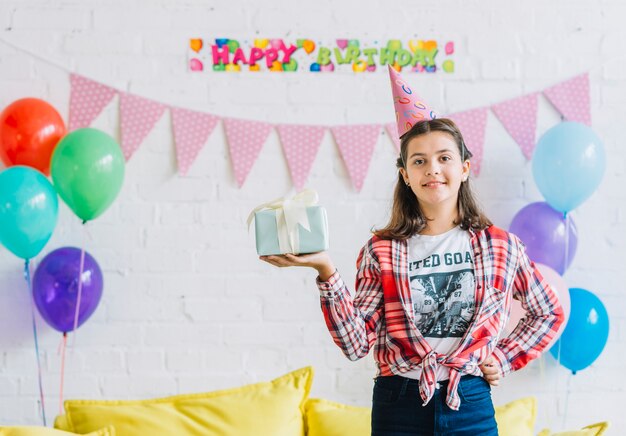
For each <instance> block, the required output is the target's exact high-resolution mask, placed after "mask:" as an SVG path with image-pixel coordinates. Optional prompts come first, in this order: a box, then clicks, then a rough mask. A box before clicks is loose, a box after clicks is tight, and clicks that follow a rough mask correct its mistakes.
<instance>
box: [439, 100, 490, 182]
mask: <svg viewBox="0 0 626 436" xmlns="http://www.w3.org/2000/svg"><path fill="white" fill-rule="evenodd" d="M448 118H450V119H451V120H452V121H454V122H455V123H456V124H457V125H458V127H459V129H461V132H462V133H463V140H464V141H465V146H466V147H467V149H468V150H469V151H470V152H471V153H472V172H473V173H474V174H475V175H476V176H478V175H479V174H480V164H481V162H482V160H483V147H484V144H485V128H486V127H487V108H479V109H472V110H469V111H465V112H459V113H456V114H451V115H448Z"/></svg>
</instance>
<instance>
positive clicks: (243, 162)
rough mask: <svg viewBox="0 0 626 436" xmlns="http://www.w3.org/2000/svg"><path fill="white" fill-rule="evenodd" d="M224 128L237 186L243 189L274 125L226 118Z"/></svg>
mask: <svg viewBox="0 0 626 436" xmlns="http://www.w3.org/2000/svg"><path fill="white" fill-rule="evenodd" d="M224 127H225V129H226V137H227V139H228V146H229V150H230V159H231V161H232V164H233V171H234V172H235V179H236V180H237V185H239V187H240V188H241V187H242V186H243V183H244V182H245V181H246V177H247V176H248V173H249V172H250V169H252V165H254V162H255V161H256V159H257V157H259V153H260V152H261V148H262V147H263V144H264V143H265V140H266V139H267V136H268V135H269V134H270V131H271V130H272V125H271V124H268V123H263V122H260V121H248V120H239V119H234V118H225V119H224Z"/></svg>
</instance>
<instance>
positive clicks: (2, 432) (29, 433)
mask: <svg viewBox="0 0 626 436" xmlns="http://www.w3.org/2000/svg"><path fill="white" fill-rule="evenodd" d="M75 434H76V433H68V432H66V431H61V430H55V429H53V428H47V427H0V436H68V435H75ZM88 436H115V429H114V428H113V427H106V428H101V429H100V430H96V431H94V432H92V433H89V435H88Z"/></svg>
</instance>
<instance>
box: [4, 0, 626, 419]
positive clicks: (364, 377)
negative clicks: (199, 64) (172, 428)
mask: <svg viewBox="0 0 626 436" xmlns="http://www.w3.org/2000/svg"><path fill="white" fill-rule="evenodd" d="M624 13H626V6H624V5H623V3H621V2H617V1H605V0H591V1H574V0H568V1H565V0H558V1H553V2H550V4H546V3H545V2H542V1H538V0H530V1H527V2H523V3H519V4H515V5H513V4H510V3H509V4H503V3H502V2H497V1H483V2H478V1H469V2H468V1H459V0H448V1H444V2H438V3H437V4H430V5H418V4H415V5H412V6H410V7H408V6H407V5H403V4H398V5H391V4H387V3H383V2H373V1H367V2H356V1H344V2H331V1H328V0H321V1H318V2H311V3H306V4H303V3H301V2H279V1H275V0H268V1H266V2H263V3H257V2H252V1H233V2H219V1H195V0H186V1H182V2H166V1H163V0H161V1H146V0H142V1H139V0H136V1H130V2H129V1H110V2H100V1H96V0H83V1H75V0H69V1H63V2H55V1H51V0H47V1H46V0H29V1H28V2H23V1H17V0H3V1H2V2H1V3H0V39H2V40H3V41H9V42H10V43H12V44H14V45H18V46H19V47H22V48H23V49H24V50H23V51H22V50H16V49H15V48H12V47H11V46H9V45H7V44H5V43H3V42H1V41H0V106H2V107H4V106H6V105H7V104H9V103H10V102H12V101H13V100H15V99H18V98H22V97H26V96H36V97H40V98H44V99H46V100H47V101H49V102H50V103H52V104H53V105H54V106H55V107H57V108H58V109H59V110H60V111H61V113H63V114H67V108H68V99H69V79H68V71H74V72H77V73H79V74H83V75H85V76H87V77H89V78H92V79H94V80H97V81H100V82H102V83H105V84H108V85H110V86H114V87H117V88H119V89H124V90H127V91H129V92H131V93H134V94H137V95H141V96H144V97H149V98H152V99H155V100H158V101H161V102H164V103H167V104H173V105H177V106H181V107H186V108H190V109H196V110H203V111H207V112H211V113H214V114H217V115H220V116H232V117H238V118H249V119H256V120H263V121H268V122H272V123H281V122H284V123H310V124H328V125H333V124H348V123H355V124H356V123H371V122H380V123H384V122H389V121H391V120H392V118H393V113H392V110H391V102H390V98H389V85H388V83H387V76H386V74H371V75H362V76H353V75H351V74H345V75H344V74H328V75H319V76H317V75H309V74H305V73H298V74H292V75H289V74H269V73H265V74H258V75H241V76H238V75H234V74H215V75H213V74H198V75H192V74H189V73H187V72H186V71H185V59H186V44H187V41H188V39H189V38H190V37H195V36H207V37H208V36H214V37H219V36H225V37H242V38H253V37H255V36H259V37H269V38H271V37H285V38H293V39H295V38H301V37H312V38H319V39H329V40H332V39H334V38H337V37H355V38H362V39H377V38H380V39H386V38H404V39H406V38H424V39H430V38H432V39H437V40H440V41H444V40H446V41H447V40H452V41H454V42H455V44H456V54H455V56H454V60H455V63H456V72H455V73H454V74H443V73H438V74H432V75H410V76H409V77H410V79H409V80H410V82H411V83H412V84H413V85H414V86H415V87H416V88H417V89H419V91H420V93H421V94H422V95H423V97H424V98H425V99H426V100H427V101H429V102H430V103H431V104H432V105H433V106H434V107H436V108H438V109H439V110H440V111H441V112H443V113H446V112H453V111H459V110H464V109H471V108H475V107H482V106H487V105H489V104H492V103H498V102H501V101H503V100H505V99H508V98H513V97H517V96H520V95H523V94H525V93H528V92H532V91H537V90H541V89H544V88H545V87H547V86H550V85H553V84H555V83H558V82H560V81H562V80H565V79H567V78H569V77H572V76H574V75H576V74H579V73H582V72H585V71H589V72H590V78H591V97H592V116H593V120H594V122H593V128H594V130H595V131H596V132H597V133H598V134H599V135H600V137H601V138H603V140H604V143H605V148H606V152H607V155H608V165H607V170H606V175H605V178H604V181H603V183H602V185H601V186H600V188H599V190H598V191H597V192H596V193H595V194H594V195H593V197H591V198H590V199H589V200H588V201H587V202H586V203H584V204H583V205H582V206H581V207H580V208H579V209H578V210H577V211H575V212H574V213H573V217H574V220H575V222H576V224H577V225H578V229H579V235H578V238H579V239H578V240H579V248H578V253H577V256H576V259H575V260H574V264H573V267H572V268H571V269H570V270H569V271H568V272H567V274H566V276H565V279H566V282H567V283H568V284H569V285H570V286H577V287H583V288H587V289H589V290H592V291H593V292H595V293H596V294H597V295H599V296H600V298H601V299H602V300H603V301H604V303H605V305H606V307H607V309H608V311H609V315H610V319H611V333H610V337H609V342H608V344H607V347H606V349H605V351H604V353H603V354H602V355H601V356H600V358H599V359H598V360H597V361H596V362H595V363H594V365H592V366H591V367H590V368H588V369H587V370H585V371H583V372H580V373H579V374H578V375H576V376H575V377H571V376H570V375H568V374H567V371H566V370H565V369H564V368H561V367H558V366H557V364H556V362H555V361H554V360H553V359H552V358H551V357H549V356H546V357H545V358H544V359H543V360H542V361H541V362H535V363H532V364H531V365H530V366H529V367H528V368H527V369H526V370H524V371H521V372H520V373H517V374H514V375H511V376H510V377H509V378H507V379H506V380H505V381H504V382H503V383H502V385H501V387H499V388H497V389H494V391H493V396H494V401H495V402H496V403H497V404H501V403H504V402H506V401H508V400H512V399H514V398H519V397H521V396H525V395H537V396H538V397H539V400H540V409H541V410H540V412H539V424H538V428H537V429H539V428H541V426H550V427H552V428H553V429H561V428H574V427H577V426H582V425H585V424H589V423H591V422H595V421H600V420H604V419H610V420H611V421H613V424H614V429H619V428H622V427H625V426H626V418H625V416H624V414H623V413H620V412H621V404H622V403H623V397H624V390H625V386H626V383H625V382H624V380H623V378H622V377H619V376H617V375H618V374H621V373H623V361H624V359H625V358H626V354H625V352H624V348H625V345H626V316H624V312H625V311H626V303H624V298H623V296H624V292H625V289H624V283H626V272H625V268H624V264H625V260H626V239H625V238H626V231H625V229H624V221H625V213H626V209H625V204H626V202H625V200H626V194H625V191H624V186H625V185H626V174H625V173H626V172H625V165H626V151H624V142H625V138H624V134H623V108H624V105H625V103H626V86H625V85H626V60H625V59H624V56H623V54H622V51H623V50H622V49H623V41H624V38H625V37H626V31H625V30H624V29H623V23H622V17H623V16H624ZM29 52H30V53H33V54H36V55H38V56H41V57H43V58H45V59H48V60H50V61H52V63H53V64H57V65H58V66H62V67H63V68H59V67H58V66H56V65H53V64H50V63H47V62H44V61H42V60H41V59H38V58H37V57H35V56H33V55H31V54H29ZM558 121H559V117H558V116H557V113H556V112H555V111H554V109H553V108H552V107H551V106H550V105H549V104H548V103H547V102H546V100H545V99H541V100H540V108H539V120H538V128H537V134H538V135H541V134H542V133H543V132H545V131H546V130H547V129H548V128H550V127H551V126H553V125H554V124H555V123H557V122H558ZM94 126H95V127H97V128H100V129H102V130H104V131H107V132H109V133H111V134H117V133H116V132H117V131H118V130H119V125H118V109H117V100H115V102H114V103H113V104H111V105H110V106H109V107H107V109H106V110H105V111H104V112H103V114H102V115H101V116H100V117H99V118H98V119H97V120H96V122H95V123H94ZM394 159H395V156H394V150H393V147H392V145H391V143H390V142H389V141H388V138H387V137H386V136H385V135H384V134H382V133H381V136H380V140H379V142H378V144H377V146H376V149H375V152H374V157H373V160H372V164H371V168H370V172H369V175H368V177H367V179H366V181H365V184H364V187H363V190H362V192H360V193H356V192H355V191H354V189H353V188H352V187H351V183H350V181H349V179H348V176H347V172H346V169H345V167H344V165H343V163H342V162H341V160H340V157H339V154H338V151H337V148H336V146H335V145H334V143H333V141H332V138H331V137H330V134H327V135H326V136H325V138H324V141H323V143H322V146H321V148H320V152H319V154H318V157H317V159H316V162H315V164H314V167H313V170H312V174H311V176H310V179H309V186H310V187H313V188H315V189H317V190H318V192H319V194H320V198H321V202H322V203H323V204H324V205H325V206H326V207H327V209H328V214H329V218H330V237H331V245H332V248H331V254H332V256H333V258H334V260H335V262H336V264H337V266H338V268H339V270H340V271H341V272H342V273H343V274H344V276H345V277H346V278H347V280H348V282H350V283H353V277H354V273H355V267H354V262H355V259H356V255H357V253H358V250H359V248H360V247H361V246H362V244H363V243H364V242H365V241H366V240H367V238H368V235H369V230H370V228H371V227H372V226H380V225H383V224H384V223H385V222H386V219H387V211H388V209H389V205H390V198H391V192H392V189H393V183H394V180H395V172H394ZM482 168H483V169H482V174H481V175H480V177H478V178H475V180H474V184H475V187H476V189H477V191H478V193H479V195H480V197H481V199H482V203H483V205H484V207H485V209H486V211H487V212H488V214H489V215H490V217H491V218H492V219H493V220H494V222H495V223H496V224H498V225H500V226H502V227H507V226H508V225H509V223H510V221H511V219H512V217H513V216H514V215H515V213H516V212H517V211H518V210H519V209H520V208H521V207H523V206H524V205H526V204H528V203H529V202H532V201H540V200H542V197H541V195H540V193H539V191H538V190H537V188H536V187H535V185H534V182H533V179H532V174H531V166H530V164H529V163H528V162H525V160H524V158H523V156H522V154H521V152H520V151H519V148H518V147H517V146H516V145H515V144H514V142H513V141H512V139H511V138H510V137H509V136H508V135H507V133H506V132H505V130H504V128H503V127H502V125H501V124H500V123H499V122H498V121H497V120H496V119H495V117H494V116H493V115H492V114H490V115H489V120H488V128H487V136H486V144H485V153H484V160H483V165H482ZM289 188H290V181H289V175H288V172H287V169H286V164H285V160H284V158H283V155H282V151H281V148H280V145H279V142H278V138H277V135H276V133H275V132H273V133H272V134H271V135H270V138H269V139H268V141H267V143H266V144H265V145H264V148H263V150H262V152H261V155H260V157H259V159H258V161H257V162H256V164H255V166H254V167H253V169H252V171H251V173H250V174H249V176H248V179H247V181H246V184H245V185H244V187H243V188H242V189H238V188H237V187H236V184H235V180H234V176H233V174H232V171H231V168H230V161H229V159H228V150H227V146H226V142H225V138H224V133H223V128H222V126H221V125H220V126H219V127H218V128H217V129H216V130H215V132H214V134H213V135H212V136H211V138H210V139H209V141H208V143H207V145H206V147H205V149H204V150H203V151H202V152H201V154H200V156H199V158H198V160H197V161H196V163H195V164H194V166H193V167H192V169H191V171H190V174H189V175H188V176H187V177H180V176H177V175H176V162H175V155H174V148H173V140H172V132H171V128H170V121H169V117H167V116H165V117H163V118H162V119H161V120H160V122H159V123H158V124H157V126H156V127H155V129H154V130H153V131H152V132H151V134H150V135H149V136H148V137H147V138H146V140H145V141H144V143H143V145H142V147H141V148H140V149H139V151H138V152H137V153H136V154H135V155H134V156H133V158H132V159H131V160H130V162H129V163H128V164H127V177H126V180H125V183H124V187H123V189H122V192H121V194H120V196H119V198H118V199H117V201H116V202H115V204H114V205H113V206H112V207H111V209H110V210H108V211H107V212H106V213H105V214H104V215H103V216H102V217H101V218H99V219H97V220H96V221H94V222H91V223H89V224H88V225H87V226H86V227H85V228H83V227H82V226H81V225H80V224H79V223H78V220H77V219H76V218H75V217H74V216H73V215H72V214H71V213H70V211H69V210H68V209H67V207H65V206H61V209H60V222H59V225H58V227H57V229H56V231H55V234H54V235H53V238H52V239H51V241H50V242H49V244H48V245H47V246H46V248H45V249H44V252H43V253H42V255H43V254H46V253H47V252H49V251H51V250H53V249H55V248H58V247H61V246H67V245H75V246H84V247H86V249H87V250H88V251H89V252H90V253H91V254H93V256H94V257H95V258H96V259H97V260H98V262H99V264H100V265H101V266H102V268H103V269H104V272H105V281H106V284H105V291H104V297H103V299H102V302H101V304H100V306H99V308H98V310H97V312H96V313H95V314H94V316H93V317H92V319H90V320H89V321H88V322H87V323H86V324H85V325H84V326H83V327H81V329H80V330H79V331H78V334H77V335H76V337H75V346H74V347H73V348H72V349H70V350H69V351H68V360H67V368H66V384H65V396H66V398H78V397H81V398H83V397H90V398H146V397H151V396H160V395H170V394H176V393H184V392H192V391H202V390H213V389H218V388H225V387H232V386H237V385H241V384H244V383H248V382H253V381H260V380H268V379H271V378H273V377H275V376H277V375H279V374H282V373H283V372H286V371H288V370H291V369H295V368H298V367H301V366H304V365H313V366H315V369H316V379H315V382H314V387H313V395H314V396H321V397H326V398H329V399H333V400H337V401H343V402H347V403H350V404H359V405H367V404H369V401H370V398H371V384H372V377H373V375H374V365H373V363H372V360H371V358H367V359H364V360H363V361H360V362H356V363H353V362H349V361H348V360H347V359H345V358H344V357H343V355H342V354H341V353H340V351H339V350H338V349H337V348H336V347H335V345H334V344H333V343H332V341H331V339H330V336H329V334H328V333H327V331H326V329H325V326H324V322H323V319H322V316H321V312H320V310H319V303H318V298H317V294H316V288H315V285H314V279H315V273H314V272H313V271H309V270H297V269H292V270H278V269H274V268H272V267H270V266H269V265H267V264H265V263H262V262H260V261H259V260H258V259H257V256H256V254H255V251H254V236H253V234H250V233H249V232H247V230H246V227H245V218H246V216H247V213H248V212H249V211H250V210H251V209H252V208H253V207H254V206H255V205H257V204H258V203H261V202H264V201H267V200H269V199H272V198H275V197H277V196H280V195H283V194H285V193H286V192H287V191H288V189H289ZM39 321H40V323H39V328H40V330H39V333H40V342H41V344H40V345H41V348H42V357H43V361H42V363H43V367H44V388H45V393H46V400H47V415H48V419H49V420H50V419H51V418H52V416H54V415H55V414H56V412H57V410H58V397H59V395H58V385H59V370H60V363H59V361H60V359H59V356H58V354H57V347H58V345H59V341H60V335H59V334H58V333H56V332H55V331H53V330H51V329H50V328H49V327H47V326H46V325H44V324H43V322H41V320H39ZM70 342H72V337H71V336H70ZM33 348H34V347H33V340H32V332H31V327H30V306H29V302H28V298H27V292H26V288H25V283H24V280H23V278H22V264H21V261H20V260H18V259H16V258H15V257H14V256H12V255H11V254H10V253H8V252H7V251H6V250H5V249H0V423H12V424H38V423H39V422H40V421H39V419H38V415H37V398H38V390H37V378H36V366H35V357H34V351H33Z"/></svg>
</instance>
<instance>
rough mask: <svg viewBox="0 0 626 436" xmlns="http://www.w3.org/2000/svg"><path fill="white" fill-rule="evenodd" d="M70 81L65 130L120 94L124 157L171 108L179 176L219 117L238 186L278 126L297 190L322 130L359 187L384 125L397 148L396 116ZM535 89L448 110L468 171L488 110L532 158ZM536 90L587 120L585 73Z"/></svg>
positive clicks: (476, 159) (476, 166)
mask: <svg viewBox="0 0 626 436" xmlns="http://www.w3.org/2000/svg"><path fill="white" fill-rule="evenodd" d="M70 82H71V90H70V114H69V130H70V131H72V130H75V129H78V128H81V127H88V126H89V125H90V124H91V122H92V121H93V120H94V119H95V118H96V117H97V116H98V115H99V114H100V113H101V112H102V110H103V109H104V107H105V106H106V105H107V104H109V103H110V101H111V100H112V99H113V97H114V96H115V95H119V101H120V119H121V123H120V127H121V128H120V130H121V147H122V151H123V153H124V157H125V158H126V160H129V159H130V158H131V157H132V155H133V154H134V152H135V151H136V150H137V149H138V148H139V146H140V145H141V143H142V142H143V140H144V139H145V138H146V136H147V135H148V134H149V133H150V131H151V130H152V128H153V127H154V125H155V124H156V123H157V121H158V120H159V119H160V118H161V116H162V115H163V113H164V112H165V111H166V110H167V109H169V111H170V113H171V116H172V126H173V133H174V144H175V147H176V157H177V161H178V170H179V173H180V174H182V175H184V174H186V173H187V171H188V170H189V168H190V166H191V165H192V164H193V162H194V161H195V159H196V157H197V156H198V153H200V151H201V150H202V148H203V147H204V145H205V144H206V142H207V140H208V138H209V136H210V135H211V133H212V132H213V131H214V129H215V127H216V126H217V124H218V122H219V121H222V122H223V125H224V131H225V133H226V139H227V142H228V148H229V152H230V159H231V164H232V167H233V172H234V175H235V179H236V181H237V184H238V185H239V187H242V186H243V184H244V183H245V180H246V178H247V176H248V174H249V172H250V170H251V169H252V166H253V165H254V163H255V162H256V160H257V158H258V156H259V154H260V153H261V149H262V148H263V145H264V143H265V141H266V140H267V138H268V136H269V134H270V132H271V131H272V129H276V131H277V132H278V136H279V138H280V142H281V145H282V147H283V152H284V154H285V158H286V161H287V166H288V169H289V173H290V175H291V179H292V182H293V184H294V186H295V187H296V189H298V190H301V189H302V188H303V187H304V185H305V184H306V180H307V178H308V176H309V173H310V170H311V167H312V166H313V162H314V161H315V157H316V156H317V152H318V150H319V147H320V145H321V142H322V140H323V137H324V134H325V132H326V131H330V132H331V133H332V136H333V138H334V140H335V143H336V144H337V148H338V150H339V154H340V156H341V158H342V159H343V161H344V164H345V166H346V169H347V171H348V174H349V176H350V179H351V180H352V183H353V185H354V187H355V189H356V190H357V191H360V190H361V188H362V187H363V183H364V181H365V179H366V177H367V173H368V169H369V164H370V161H371V158H372V154H373V152H374V148H375V145H376V143H377V142H378V137H379V135H380V132H381V130H382V129H384V130H385V131H386V132H387V135H388V136H389V138H390V140H391V141H392V143H393V144H394V145H395V147H396V151H399V145H400V144H399V140H398V134H397V129H396V124H395V123H388V124H384V125H381V124H360V125H338V126H324V125H317V126H316V125H300V124H270V123H266V122H261V121H253V120H245V119H238V118H222V117H220V116H218V115H213V114H208V113H205V112H200V111H194V110H190V109H184V108H178V107H175V106H168V105H165V104H163V103H160V102H157V101H154V100H150V99H147V98H143V97H139V96H136V95H132V94H129V93H126V92H123V91H120V90H117V89H114V88H111V87H109V86H107V85H103V84H102V83H98V82H95V81H93V80H90V79H87V78H85V77H82V76H79V75H77V74H73V73H72V74H70ZM539 94H540V93H539V92H534V93H530V94H528V95H525V96H521V97H517V98H513V99H510V100H506V101H504V102H501V103H498V104H494V105H492V106H486V107H480V108H476V109H470V110H467V111H464V112H459V113H454V114H448V115H446V116H447V117H448V118H451V119H452V120H454V122H455V123H457V124H458V126H459V128H460V129H461V131H462V132H463V137H464V139H465V143H466V146H467V147H468V149H469V150H470V151H471V152H472V154H473V158H472V162H473V165H472V171H473V173H474V174H475V175H478V174H479V173H480V165H481V162H482V156H483V146H484V141H485V131H486V127H487V114H488V111H489V109H491V110H492V111H493V113H494V114H495V116H496V118H497V119H498V120H499V121H500V122H501V123H502V125H503V126H504V127H505V129H506V130H507V132H508V133H509V134H510V135H511V137H512V138H513V140H514V141H515V142H516V143H517V144H518V145H519V146H520V148H521V150H522V153H523V154H524V156H525V157H526V158H527V159H529V160H530V158H531V156H532V152H533V150H534V147H535V130H536V126H537V111H538V96H539ZM542 94H543V95H544V96H545V97H546V98H547V99H548V101H550V103H552V105H553V106H554V107H555V108H556V110H557V111H558V112H559V113H560V114H561V115H562V117H563V118H564V119H565V120H567V121H576V122H580V123H584V124H587V125H591V112H590V96H589V74H588V73H585V74H581V75H579V76H577V77H574V78H573V79H569V80H566V81H564V82H561V83H559V84H556V85H554V86H551V87H549V88H546V89H544V90H543V92H542Z"/></svg>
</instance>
